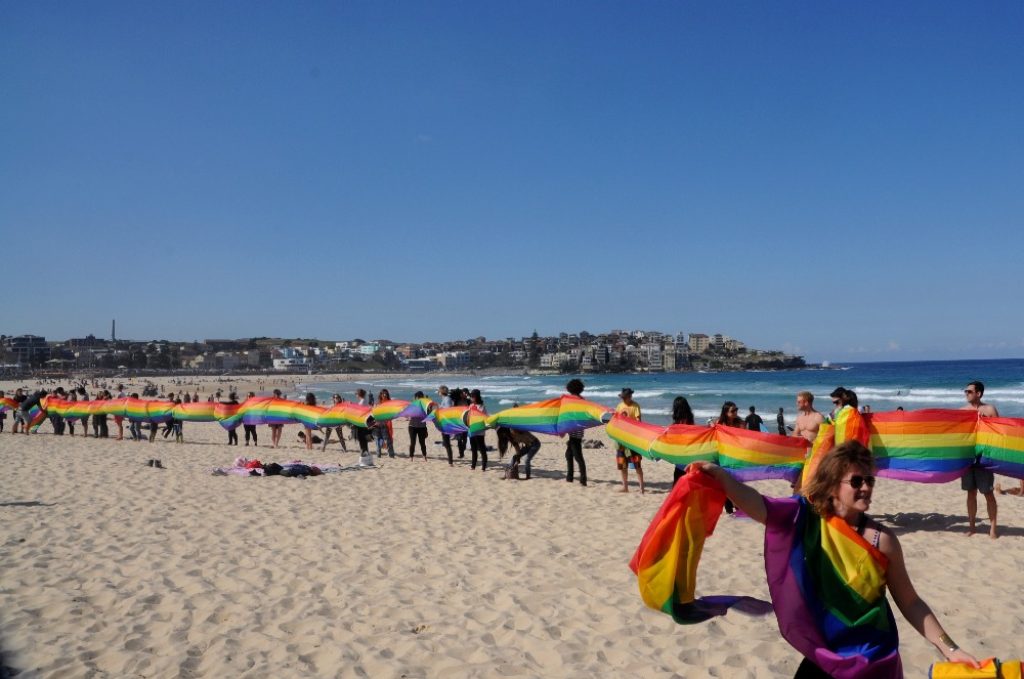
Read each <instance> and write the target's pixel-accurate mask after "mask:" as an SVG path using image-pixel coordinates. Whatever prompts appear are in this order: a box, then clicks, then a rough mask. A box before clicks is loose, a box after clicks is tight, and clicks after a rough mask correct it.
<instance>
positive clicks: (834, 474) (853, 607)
mask: <svg viewBox="0 0 1024 679" xmlns="http://www.w3.org/2000/svg"><path fill="white" fill-rule="evenodd" d="M690 466H691V467H696V468H697V469H699V470H701V471H702V472H704V473H705V474H707V475H709V476H711V477H712V478H714V479H715V480H716V481H717V482H718V483H719V484H720V485H721V486H722V488H723V489H724V491H725V494H726V495H727V496H728V497H729V498H730V499H731V500H732V501H733V502H734V503H736V506H737V507H739V508H740V509H742V510H743V511H744V512H746V513H747V514H748V515H750V517H751V518H753V519H754V520H756V521H758V522H760V523H763V524H765V550H764V553H765V571H766V574H767V576H768V589H769V591H770V592H771V595H772V602H773V605H774V608H775V614H776V617H778V619H779V629H780V631H781V632H782V635H783V637H785V639H786V640H787V641H788V642H789V643H790V644H791V645H792V646H793V647H794V648H796V649H797V650H798V651H800V652H801V653H802V654H803V655H804V661H803V663H802V664H801V665H800V668H799V669H798V670H797V673H796V677H829V676H833V675H840V676H854V675H856V676H872V677H902V676H903V674H902V671H903V670H902V664H901V662H900V657H899V637H898V635H897V632H896V622H895V620H894V619H893V616H892V611H891V610H890V608H889V602H888V599H887V598H886V596H885V592H886V589H888V591H889V593H890V594H891V595H892V599H893V601H894V602H895V603H896V607H897V608H899V610H900V612H902V613H903V617H905V618H906V619H907V621H908V622H909V623H910V624H911V625H912V626H913V627H914V629H915V630H917V631H918V633H919V634H921V636H923V637H924V638H925V639H927V640H928V641H930V642H931V643H932V644H933V645H934V646H935V647H936V649H938V651H939V652H940V653H941V654H942V655H943V656H945V658H946V659H947V660H949V661H952V662H962V663H967V664H969V665H972V666H974V667H978V661H977V660H976V659H975V658H974V657H973V656H971V655H970V654H968V653H966V652H964V651H962V650H960V648H959V646H957V644H956V643H955V642H954V641H953V640H952V639H951V638H950V637H949V635H948V634H946V632H945V630H944V629H943V628H942V625H940V624H939V621H938V619H937V618H936V617H935V614H934V613H933V612H932V610H931V609H930V608H929V607H928V604H926V603H925V602H924V601H923V600H922V599H921V597H920V596H919V595H918V594H917V591H916V590H915V589H914V585H913V583H912V582H911V581H910V575H909V574H908V573H907V567H906V563H905V562H904V560H903V551H902V549H901V548H900V542H899V540H898V539H897V537H896V535H895V534H894V533H893V532H892V531H891V530H889V529H888V528H886V527H885V526H882V525H881V524H880V523H878V522H877V521H875V520H874V519H872V518H871V517H870V516H868V514H867V511H868V509H869V508H870V507H871V495H872V492H873V490H874V486H875V477H874V473H875V463H874V459H873V458H872V456H871V452H870V451H869V450H868V449H867V448H865V447H864V446H862V445H861V444H860V443H858V442H856V441H848V442H846V443H843V444H841V445H839V446H837V447H836V448H834V449H833V450H831V451H829V452H828V453H827V454H826V455H825V456H824V457H823V458H822V460H821V463H820V465H819V466H818V469H817V471H816V473H815V476H814V478H813V479H811V481H810V482H809V483H808V484H807V485H806V486H805V487H804V497H792V498H767V497H764V496H762V495H761V494H760V493H759V492H757V491H756V490H754V489H753V488H751V487H750V486H748V485H746V484H743V483H740V482H739V481H737V480H736V479H734V478H733V477H732V476H731V475H730V474H729V473H728V472H726V471H725V470H724V469H722V468H721V467H719V466H718V465H715V464H712V463H710V462H705V461H700V462H693V463H691V465H690Z"/></svg>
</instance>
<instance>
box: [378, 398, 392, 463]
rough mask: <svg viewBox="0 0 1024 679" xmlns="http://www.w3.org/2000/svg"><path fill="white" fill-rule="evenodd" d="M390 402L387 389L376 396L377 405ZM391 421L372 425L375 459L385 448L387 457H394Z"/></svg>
mask: <svg viewBox="0 0 1024 679" xmlns="http://www.w3.org/2000/svg"><path fill="white" fill-rule="evenodd" d="M390 400H391V392H390V391H388V390H387V389H381V390H380V392H378V394H377V403H387V402H388V401H390ZM391 427H392V425H391V420H387V421H386V422H376V423H374V425H373V437H374V439H375V441H376V442H377V457H380V456H381V453H382V452H383V450H384V449H385V448H387V451H388V457H394V456H395V437H394V430H393V429H392V428H391Z"/></svg>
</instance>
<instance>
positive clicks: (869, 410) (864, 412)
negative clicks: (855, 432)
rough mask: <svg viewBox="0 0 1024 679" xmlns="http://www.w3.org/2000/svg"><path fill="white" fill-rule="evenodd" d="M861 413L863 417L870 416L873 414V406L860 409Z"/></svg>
mask: <svg viewBox="0 0 1024 679" xmlns="http://www.w3.org/2000/svg"><path fill="white" fill-rule="evenodd" d="M860 412H861V414H863V415H870V414H871V406H869V405H862V406H861V407H860Z"/></svg>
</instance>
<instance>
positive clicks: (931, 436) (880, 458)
mask: <svg viewBox="0 0 1024 679" xmlns="http://www.w3.org/2000/svg"><path fill="white" fill-rule="evenodd" d="M864 420H865V421H866V423H867V430H868V432H869V435H870V441H869V443H868V446H869V447H870V448H871V452H872V453H873V454H874V457H875V465H876V467H877V468H878V475H879V476H885V477H888V478H892V479H899V480H900V481H916V482H918V483H946V482H947V481H953V480H955V479H958V478H960V476H962V475H963V473H964V470H966V469H967V468H968V467H969V466H970V465H971V463H972V462H974V459H975V455H976V450H975V442H976V435H975V432H976V429H977V427H978V414H977V413H976V412H974V411H973V410H908V411H894V412H885V413H872V414H870V415H867V416H865V418H864ZM836 443H837V444H838V443H839V440H838V437H837V439H836Z"/></svg>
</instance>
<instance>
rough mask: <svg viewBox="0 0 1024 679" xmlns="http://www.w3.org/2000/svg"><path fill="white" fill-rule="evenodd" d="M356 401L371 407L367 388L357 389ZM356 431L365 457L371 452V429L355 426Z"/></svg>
mask: <svg viewBox="0 0 1024 679" xmlns="http://www.w3.org/2000/svg"><path fill="white" fill-rule="evenodd" d="M356 403H357V404H359V405H361V406H365V407H367V408H368V407H370V401H369V398H368V397H367V395H366V390H365V389H356ZM353 429H355V431H356V441H358V442H359V452H360V454H361V455H362V456H363V457H366V456H367V455H369V454H370V430H369V429H367V428H366V427H353Z"/></svg>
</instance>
